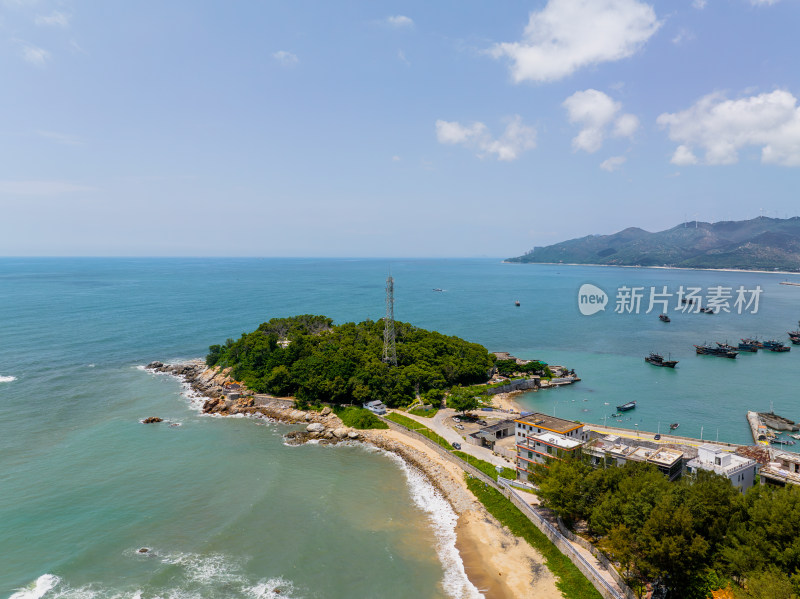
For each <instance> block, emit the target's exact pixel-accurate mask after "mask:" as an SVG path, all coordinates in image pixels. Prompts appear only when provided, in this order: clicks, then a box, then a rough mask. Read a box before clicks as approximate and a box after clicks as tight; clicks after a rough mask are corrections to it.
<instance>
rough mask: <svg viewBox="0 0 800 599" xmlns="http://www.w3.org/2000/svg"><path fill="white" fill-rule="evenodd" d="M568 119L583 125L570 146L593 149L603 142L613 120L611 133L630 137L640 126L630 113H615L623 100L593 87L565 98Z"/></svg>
mask: <svg viewBox="0 0 800 599" xmlns="http://www.w3.org/2000/svg"><path fill="white" fill-rule="evenodd" d="M563 106H564V108H566V109H567V116H568V118H569V122H570V123H573V124H578V125H582V127H583V128H582V129H581V130H580V132H579V133H578V135H577V136H575V137H574V138H573V140H572V147H573V149H575V150H576V151H577V150H584V151H586V152H589V153H592V152H596V151H597V150H599V149H600V148H601V147H602V146H603V141H605V138H606V136H607V135H608V134H609V133H608V129H609V125H611V124H612V123H613V128H612V130H611V135H612V136H614V137H631V136H632V135H633V134H634V133H635V132H636V130H637V129H638V128H639V119H638V118H636V116H635V115H633V114H622V115H619V116H617V114H618V113H619V111H620V110H621V109H622V104H621V103H619V102H616V101H615V100H613V99H612V98H611V97H609V96H608V95H606V94H604V93H603V92H601V91H597V90H596V89H587V90H585V91H580V92H575V93H574V94H572V95H571V96H570V97H569V98H567V99H566V100H564V103H563Z"/></svg>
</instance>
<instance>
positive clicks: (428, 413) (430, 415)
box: [408, 408, 439, 418]
mask: <svg viewBox="0 0 800 599" xmlns="http://www.w3.org/2000/svg"><path fill="white" fill-rule="evenodd" d="M438 411H439V408H431V409H430V410H423V409H422V408H414V409H413V410H409V411H408V413H409V414H414V416H422V417H423V418H433V417H434V416H436V412H438Z"/></svg>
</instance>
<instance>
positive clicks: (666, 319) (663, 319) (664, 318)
mask: <svg viewBox="0 0 800 599" xmlns="http://www.w3.org/2000/svg"><path fill="white" fill-rule="evenodd" d="M658 319H659V320H660V321H661V322H670V319H669V316H667V315H666V314H659V315H658Z"/></svg>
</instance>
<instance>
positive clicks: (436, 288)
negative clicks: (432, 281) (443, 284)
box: [433, 287, 444, 291]
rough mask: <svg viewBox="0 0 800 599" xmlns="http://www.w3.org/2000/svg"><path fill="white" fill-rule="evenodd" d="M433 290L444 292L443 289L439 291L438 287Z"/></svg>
mask: <svg viewBox="0 0 800 599" xmlns="http://www.w3.org/2000/svg"><path fill="white" fill-rule="evenodd" d="M433 290H434V291H444V289H439V288H438V287H435V288H434V289H433Z"/></svg>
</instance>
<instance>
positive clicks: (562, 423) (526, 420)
mask: <svg viewBox="0 0 800 599" xmlns="http://www.w3.org/2000/svg"><path fill="white" fill-rule="evenodd" d="M514 422H519V423H520V424H527V425H529V426H535V427H537V428H542V429H545V430H548V431H552V432H554V433H559V434H561V435H565V434H567V433H568V432H570V431H574V430H575V429H577V428H580V427H582V426H583V425H582V424H580V423H578V422H574V421H572V420H564V419H563V418H556V417H555V416H548V415H547V414H541V413H539V412H533V413H531V414H526V415H525V416H522V417H521V418H517V419H516V420H515V421H514Z"/></svg>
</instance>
